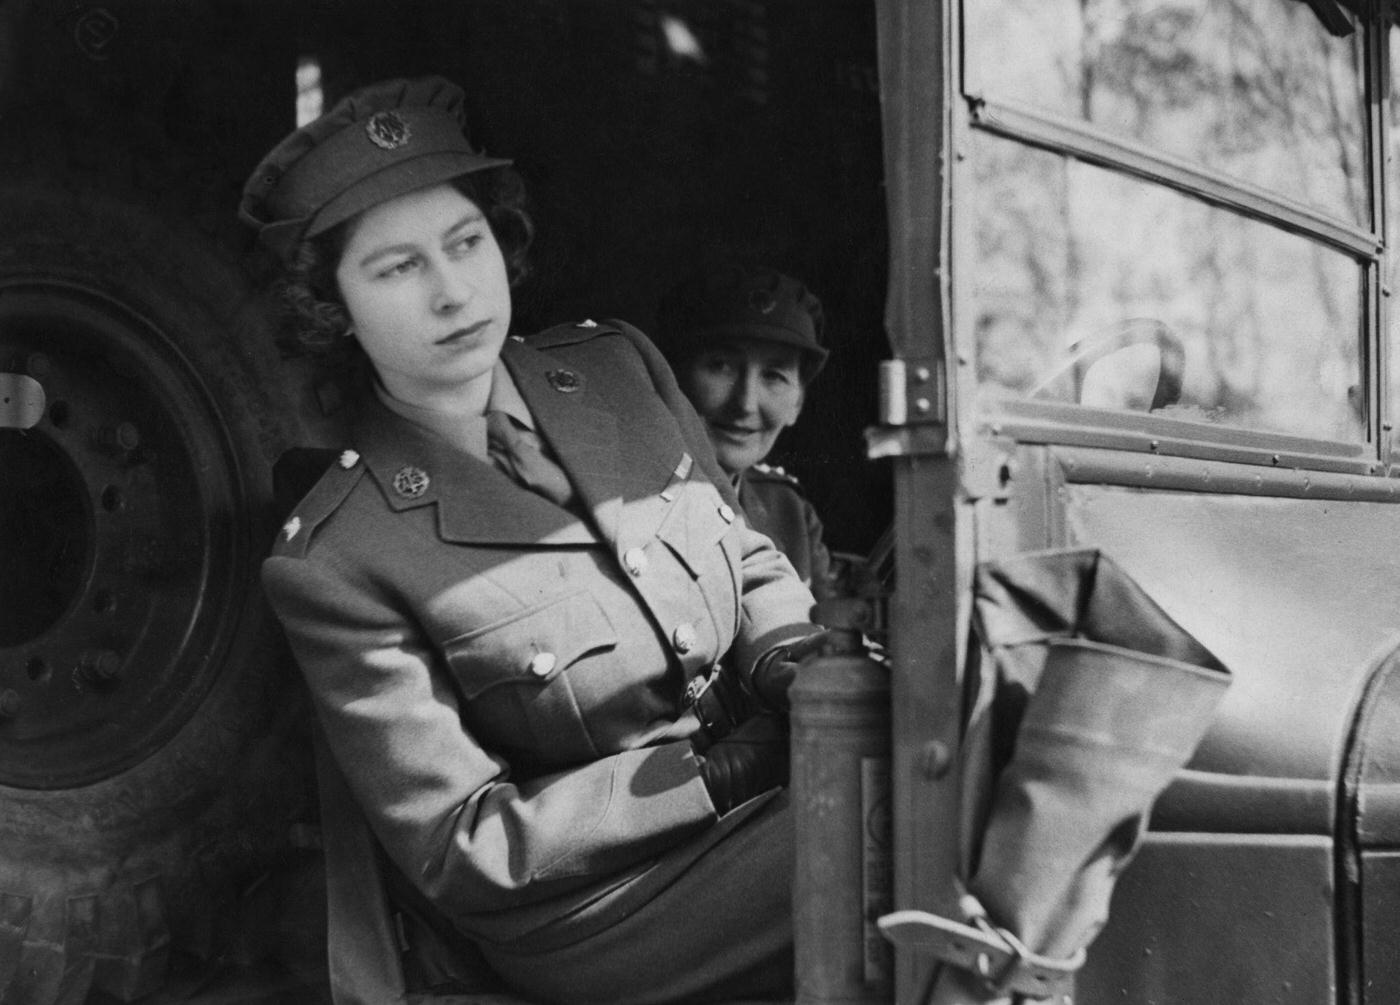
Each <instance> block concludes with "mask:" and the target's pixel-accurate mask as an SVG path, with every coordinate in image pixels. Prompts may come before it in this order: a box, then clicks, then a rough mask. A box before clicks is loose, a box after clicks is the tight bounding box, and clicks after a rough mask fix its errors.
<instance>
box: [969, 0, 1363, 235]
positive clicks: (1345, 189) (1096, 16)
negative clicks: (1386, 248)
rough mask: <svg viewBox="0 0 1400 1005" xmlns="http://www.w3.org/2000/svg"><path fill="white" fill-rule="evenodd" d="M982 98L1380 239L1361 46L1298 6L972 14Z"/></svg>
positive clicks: (973, 61) (991, 3) (1258, 1)
mask: <svg viewBox="0 0 1400 1005" xmlns="http://www.w3.org/2000/svg"><path fill="white" fill-rule="evenodd" d="M963 18H964V37H965V40H966V52H967V87H968V91H969V93H970V94H973V95H976V96H981V97H985V98H988V99H997V98H1000V99H1004V100H1010V101H1014V102H1016V103H1020V104H1023V105H1034V106H1037V107H1040V108H1042V109H1044V110H1047V111H1051V112H1055V113H1057V114H1059V115H1063V116H1066V117H1069V118H1078V119H1082V120H1084V121H1087V122H1090V123H1092V124H1093V125H1095V126H1098V127H1100V128H1102V129H1106V130H1109V131H1112V132H1114V133H1118V134H1121V135H1124V136H1127V137H1130V138H1132V139H1134V140H1137V141H1139V142H1142V143H1145V144H1148V145H1150V146H1152V147H1155V148H1157V149H1159V150H1162V151H1164V152H1167V153H1170V154H1174V155H1176V156H1179V157H1183V158H1187V159H1190V160H1194V161H1198V162H1200V163H1202V164H1204V165H1205V166H1207V167H1209V168H1212V169H1215V170H1218V171H1221V172H1224V173H1227V174H1230V175H1233V176H1235V177H1237V178H1240V179H1243V180H1245V181H1248V182H1252V183H1254V184H1256V185H1259V186H1261V187H1264V188H1267V189H1269V190H1270V191H1273V192H1276V193H1278V194H1280V195H1283V196H1286V197H1288V198H1291V199H1293V200H1295V201H1297V202H1301V203H1305V204H1307V205H1310V206H1313V207H1314V208H1316V209H1319V210H1323V211H1325V212H1328V213H1331V214H1333V215H1335V216H1338V217H1340V218H1342V219H1345V220H1347V221H1348V222H1351V223H1355V224H1358V225H1361V226H1364V227H1367V228H1368V229H1369V226H1370V207H1369V203H1368V201H1367V182H1366V153H1365V152H1366V145H1365V125H1366V109H1365V92H1364V74H1363V72H1362V68H1363V65H1364V63H1363V57H1362V53H1363V46H1362V42H1361V38H1362V35H1361V33H1360V32H1359V31H1358V32H1354V33H1352V34H1350V35H1347V36H1343V37H1337V36H1334V35H1332V34H1330V33H1329V32H1328V31H1327V30H1326V29H1325V28H1324V27H1323V25H1322V23H1321V22H1320V21H1319V20H1318V17H1317V15H1316V14H1314V13H1313V11H1312V9H1311V8H1310V7H1309V6H1308V5H1307V4H1306V3H1299V2H1298V0H971V2H968V3H965V4H964V5H963Z"/></svg>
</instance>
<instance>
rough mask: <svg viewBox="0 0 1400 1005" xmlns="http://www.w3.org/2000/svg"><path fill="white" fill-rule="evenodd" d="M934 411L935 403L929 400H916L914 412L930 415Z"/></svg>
mask: <svg viewBox="0 0 1400 1005" xmlns="http://www.w3.org/2000/svg"><path fill="white" fill-rule="evenodd" d="M932 409H933V402H931V401H929V400H928V399H927V398H915V399H914V411H916V412H918V413H919V414H920V415H928V413H929V412H930V411H931V410H932Z"/></svg>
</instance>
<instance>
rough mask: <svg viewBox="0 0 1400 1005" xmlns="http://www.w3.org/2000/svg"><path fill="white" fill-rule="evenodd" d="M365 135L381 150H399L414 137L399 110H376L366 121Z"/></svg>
mask: <svg viewBox="0 0 1400 1005" xmlns="http://www.w3.org/2000/svg"><path fill="white" fill-rule="evenodd" d="M365 135H366V136H368V137H369V139H370V142H371V143H373V144H374V145H375V146H377V147H379V148H380V149H381V150H397V149H398V148H399V147H402V146H407V145H408V141H409V140H410V139H412V138H413V133H412V131H411V130H409V128H408V123H407V122H405V121H404V119H403V116H402V115H400V114H399V113H398V112H375V113H374V114H373V115H371V116H370V117H369V121H367V122H366V123H365Z"/></svg>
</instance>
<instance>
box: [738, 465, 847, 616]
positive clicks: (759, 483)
mask: <svg viewBox="0 0 1400 1005" xmlns="http://www.w3.org/2000/svg"><path fill="white" fill-rule="evenodd" d="M737 481H738V486H737V492H738V495H739V502H740V504H741V505H742V506H743V507H744V515H745V516H746V517H748V520H749V523H750V524H752V525H753V527H754V528H755V529H757V530H758V531H759V532H760V533H763V534H766V535H767V536H768V537H769V538H770V539H771V540H772V542H773V544H774V545H776V546H777V548H778V550H779V551H781V552H782V553H783V554H784V555H786V556H787V558H788V561H790V562H791V563H792V565H793V568H794V569H796V570H797V575H798V576H799V577H800V578H801V579H802V581H803V582H804V583H806V584H807V585H808V586H809V587H810V588H811V590H812V592H813V593H814V594H816V596H817V598H818V599H822V598H824V597H826V596H829V595H830V594H831V592H832V589H833V587H832V584H831V576H832V570H831V553H830V552H828V551H827V548H826V544H825V542H823V540H822V537H823V534H824V530H823V528H822V521H821V518H820V517H819V516H817V510H816V507H814V506H813V505H812V503H811V501H810V500H809V499H808V498H807V495H806V493H804V492H803V491H802V486H801V485H800V484H799V483H798V481H797V479H796V478H794V477H793V476H792V475H790V474H788V473H787V472H786V471H784V470H783V469H782V468H775V467H770V466H769V465H767V464H755V465H754V466H753V467H751V468H749V469H748V470H747V471H745V472H744V473H743V474H742V475H740V476H739V477H738V479H737Z"/></svg>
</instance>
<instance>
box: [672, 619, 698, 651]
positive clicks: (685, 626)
mask: <svg viewBox="0 0 1400 1005" xmlns="http://www.w3.org/2000/svg"><path fill="white" fill-rule="evenodd" d="M671 645H673V646H675V647H676V652H678V653H680V654H681V655H682V656H684V655H685V654H686V653H688V652H690V651H691V650H692V649H694V648H695V628H694V627H693V626H691V625H690V624H689V623H688V622H682V623H681V624H679V625H677V626H676V630H675V631H674V632H672V633H671Z"/></svg>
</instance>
